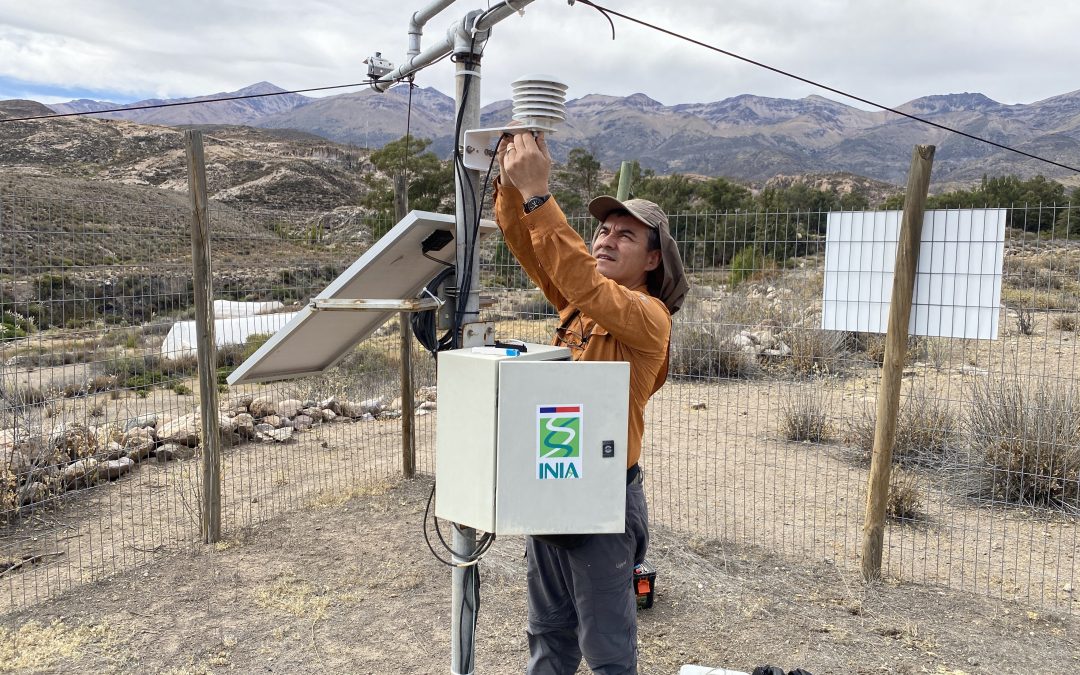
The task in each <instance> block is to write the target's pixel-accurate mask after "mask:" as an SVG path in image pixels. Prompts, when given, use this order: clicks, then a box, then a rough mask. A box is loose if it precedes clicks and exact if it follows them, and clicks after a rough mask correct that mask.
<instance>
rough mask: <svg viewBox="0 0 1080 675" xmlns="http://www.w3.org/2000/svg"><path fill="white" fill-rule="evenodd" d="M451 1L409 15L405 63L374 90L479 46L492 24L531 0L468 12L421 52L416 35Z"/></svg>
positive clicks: (437, 3) (377, 84)
mask: <svg viewBox="0 0 1080 675" xmlns="http://www.w3.org/2000/svg"><path fill="white" fill-rule="evenodd" d="M453 1H454V0H436V2H433V3H432V4H430V5H429V6H427V7H426V8H424V9H422V10H420V11H418V12H416V13H415V14H413V16H412V19H411V20H410V21H409V52H408V56H407V57H406V60H405V63H403V64H401V65H400V66H398V67H397V68H395V69H394V70H392V71H390V72H389V73H387V74H386V75H383V76H382V77H380V78H379V79H378V80H377V81H376V82H375V83H374V84H372V85H371V86H372V88H374V89H376V90H378V91H386V90H387V89H389V88H390V85H392V84H394V83H395V82H399V81H400V80H403V79H405V78H407V77H409V76H410V75H412V74H413V73H415V72H417V71H418V70H420V69H421V68H424V67H426V66H430V65H431V64H432V63H435V62H436V61H438V60H439V59H441V58H443V57H444V56H447V55H448V54H451V53H454V52H457V51H468V48H467V46H468V45H475V47H480V46H481V45H482V44H483V43H484V42H486V41H487V39H488V35H489V32H490V31H491V27H492V26H494V25H495V24H497V23H499V22H500V21H502V20H503V19H505V18H507V17H509V16H510V15H511V14H516V13H518V12H520V11H521V10H522V9H524V8H525V6H526V5H529V4H532V3H533V2H534V0H514V2H513V5H511V4H510V3H509V2H506V1H505V0H504V2H501V3H499V4H498V5H495V6H494V7H492V8H491V9H488V10H474V11H472V12H469V13H468V14H466V15H465V16H464V17H463V18H462V19H461V20H460V21H457V22H456V23H454V25H453V26H451V27H450V29H449V30H448V31H446V39H444V40H443V41H442V42H440V43H438V44H436V45H434V46H432V47H428V48H427V49H426V50H424V51H420V36H421V34H422V33H423V26H424V24H425V23H427V21H428V20H430V19H431V18H432V17H434V16H435V15H436V14H438V13H439V12H441V11H442V10H444V9H446V8H447V7H449V6H450V5H451V4H453Z"/></svg>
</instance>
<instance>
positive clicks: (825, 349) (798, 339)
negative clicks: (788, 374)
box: [780, 328, 846, 375]
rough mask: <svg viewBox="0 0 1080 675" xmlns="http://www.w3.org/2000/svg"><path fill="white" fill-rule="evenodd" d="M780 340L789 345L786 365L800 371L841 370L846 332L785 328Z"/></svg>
mask: <svg viewBox="0 0 1080 675" xmlns="http://www.w3.org/2000/svg"><path fill="white" fill-rule="evenodd" d="M780 339H781V341H782V342H783V343H784V344H786V345H787V346H788V347H789V348H791V353H790V354H789V355H788V356H787V357H786V358H785V359H784V361H783V363H784V365H785V367H787V368H788V369H790V370H791V371H792V372H794V373H797V374H799V375H817V374H824V373H836V372H840V371H841V370H843V360H844V356H845V354H846V350H845V348H844V342H845V334H844V333H843V332H841V331H835V330H822V329H820V328H797V329H788V330H785V331H784V332H783V333H781V337H780Z"/></svg>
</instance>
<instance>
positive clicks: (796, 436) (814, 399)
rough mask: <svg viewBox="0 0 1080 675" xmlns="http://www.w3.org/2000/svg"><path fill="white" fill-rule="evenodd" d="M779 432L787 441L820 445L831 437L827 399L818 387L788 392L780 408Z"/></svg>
mask: <svg viewBox="0 0 1080 675" xmlns="http://www.w3.org/2000/svg"><path fill="white" fill-rule="evenodd" d="M780 412H781V420H780V431H781V433H783V434H784V438H786V439H788V440H789V441H810V442H811V443H820V442H822V441H825V440H828V438H829V436H830V435H831V431H832V430H831V428H830V425H829V399H828V396H827V395H826V394H825V393H824V391H823V389H822V388H821V387H818V386H814V387H809V388H800V389H797V390H794V391H792V392H790V393H789V394H788V396H787V398H785V399H784V401H783V403H781V407H780Z"/></svg>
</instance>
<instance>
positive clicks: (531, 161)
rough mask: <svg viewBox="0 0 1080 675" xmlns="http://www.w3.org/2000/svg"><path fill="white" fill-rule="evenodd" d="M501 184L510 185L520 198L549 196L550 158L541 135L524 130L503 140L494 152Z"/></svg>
mask: <svg viewBox="0 0 1080 675" xmlns="http://www.w3.org/2000/svg"><path fill="white" fill-rule="evenodd" d="M497 157H498V160H499V171H500V175H501V176H502V180H504V181H505V182H507V183H509V184H511V185H513V186H514V187H516V188H517V189H518V191H519V192H521V195H522V196H523V197H524V198H525V199H528V198H529V197H538V196H542V195H546V194H549V193H550V192H551V188H550V186H549V180H550V177H551V154H550V153H549V152H548V149H547V141H546V140H544V133H543V132H539V133H538V134H537V135H536V136H535V137H533V132H531V131H528V130H524V131H521V132H518V133H514V134H513V136H512V137H510V138H507V137H505V136H504V137H503V139H502V140H501V141H499V148H498V151H497Z"/></svg>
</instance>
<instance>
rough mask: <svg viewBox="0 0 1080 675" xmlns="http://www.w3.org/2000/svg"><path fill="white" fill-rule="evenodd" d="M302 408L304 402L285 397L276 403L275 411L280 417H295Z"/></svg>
mask: <svg viewBox="0 0 1080 675" xmlns="http://www.w3.org/2000/svg"><path fill="white" fill-rule="evenodd" d="M303 408H304V402H303V401H299V400H297V399H295V398H289V399H285V400H284V401H280V402H278V404H277V412H278V414H279V415H281V416H282V417H296V416H297V415H298V414H300V411H301V410H303Z"/></svg>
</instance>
